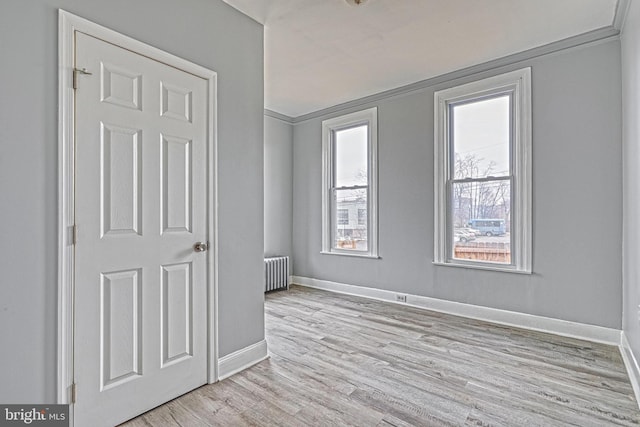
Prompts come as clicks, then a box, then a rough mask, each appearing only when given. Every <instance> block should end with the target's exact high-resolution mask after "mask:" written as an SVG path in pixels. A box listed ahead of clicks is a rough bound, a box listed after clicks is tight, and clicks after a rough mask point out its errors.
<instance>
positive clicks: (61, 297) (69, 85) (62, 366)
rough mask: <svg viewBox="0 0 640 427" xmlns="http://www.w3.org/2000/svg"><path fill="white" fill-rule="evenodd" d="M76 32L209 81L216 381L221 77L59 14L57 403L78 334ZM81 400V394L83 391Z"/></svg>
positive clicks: (210, 283) (213, 372)
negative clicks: (76, 279) (219, 100)
mask: <svg viewBox="0 0 640 427" xmlns="http://www.w3.org/2000/svg"><path fill="white" fill-rule="evenodd" d="M75 31H80V32H82V33H85V34H88V35H91V36H93V37H96V38H99V39H102V40H104V41H106V42H108V43H112V44H114V45H117V46H120V47H123V48H124V49H127V50H130V51H132V52H135V53H138V54H140V55H143V56H146V57H149V58H151V59H154V60H156V61H158V62H162V63H164V64H167V65H169V66H172V67H175V68H178V69H180V70H182V71H185V72H187V73H190V74H193V75H195V76H197V77H200V78H202V79H204V80H206V81H207V82H208V84H207V86H208V94H207V104H208V105H207V108H208V111H207V118H208V121H207V153H208V154H207V240H208V241H209V244H210V248H211V249H212V250H210V251H207V254H208V255H207V322H208V325H207V349H208V356H207V381H208V382H209V383H210V384H211V383H213V382H216V381H218V322H217V313H218V306H217V304H218V212H217V206H218V188H217V182H218V180H217V167H216V166H217V99H216V98H217V74H216V73H215V72H214V71H211V70H209V69H206V68H204V67H201V66H199V65H196V64H194V63H192V62H189V61H186V60H184V59H182V58H178V57H177V56H174V55H171V54H169V53H167V52H164V51H162V50H160V49H157V48H155V47H152V46H149V45H147V44H145V43H142V42H139V41H137V40H134V39H132V38H130V37H127V36H125V35H122V34H119V33H117V32H115V31H113V30H110V29H108V28H105V27H102V26H100V25H98V24H95V23H93V22H90V21H87V20H86V19H83V18H80V17H78V16H76V15H73V14H71V13H69V12H66V11H64V10H62V9H60V10H59V11H58V96H59V104H58V105H59V111H58V180H59V181H58V185H59V186H58V339H57V344H58V350H57V351H58V363H57V365H58V374H57V388H56V390H57V402H58V403H60V404H70V403H72V396H71V387H72V384H73V364H74V361H73V336H74V335H73V334H74V318H73V312H74V310H73V304H74V292H73V289H74V283H73V279H74V271H75V265H74V252H75V251H74V224H75V218H74V206H75V200H74V194H75V191H74V176H75V170H74V164H75V161H74V157H75V153H74V147H75V139H74V129H75V123H74V120H75V114H74V111H75V105H74V89H73V79H74V75H73V74H74V72H73V69H74V57H75V37H74V34H75ZM79 393H80V396H82V391H79Z"/></svg>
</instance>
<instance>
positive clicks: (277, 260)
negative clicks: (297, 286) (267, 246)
mask: <svg viewBox="0 0 640 427" xmlns="http://www.w3.org/2000/svg"><path fill="white" fill-rule="evenodd" d="M264 284H265V286H264V290H265V292H268V291H273V290H276V289H289V257H288V256H275V257H269V258H265V259H264Z"/></svg>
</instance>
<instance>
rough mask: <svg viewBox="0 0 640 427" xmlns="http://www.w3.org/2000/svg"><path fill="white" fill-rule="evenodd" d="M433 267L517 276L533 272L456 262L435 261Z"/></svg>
mask: <svg viewBox="0 0 640 427" xmlns="http://www.w3.org/2000/svg"><path fill="white" fill-rule="evenodd" d="M433 265H438V266H442V267H458V268H467V269H471V270H486V271H497V272H500V273H515V274H524V275H529V276H530V275H532V274H533V272H531V271H526V270H516V269H515V267H501V266H495V267H494V266H492V265H487V264H478V265H473V264H462V263H456V262H438V261H433Z"/></svg>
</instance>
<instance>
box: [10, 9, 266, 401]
mask: <svg viewBox="0 0 640 427" xmlns="http://www.w3.org/2000/svg"><path fill="white" fill-rule="evenodd" d="M58 8H63V9H65V10H67V11H69V12H71V13H75V14H77V15H80V16H82V17H84V18H87V19H89V20H92V21H94V22H96V23H98V24H101V25H105V26H107V27H110V28H112V29H114V30H116V31H119V32H121V33H123V34H126V35H128V36H131V37H133V38H136V39H138V40H141V41H143V42H146V43H149V44H151V45H153V46H156V47H158V48H160V49H163V50H166V51H168V52H170V53H172V54H175V55H177V56H180V57H183V58H185V59H187V60H190V61H193V62H195V63H197V64H200V65H202V66H204V67H207V68H210V69H212V70H215V71H217V72H218V85H219V86H218V89H219V92H218V106H219V115H218V124H219V128H218V141H219V150H218V154H219V170H218V174H219V222H220V232H219V243H220V252H219V262H220V268H219V272H218V275H219V328H220V336H219V340H220V355H221V356H224V355H226V354H228V353H231V352H233V351H235V350H238V349H240V348H243V347H245V346H248V345H251V344H253V343H256V342H258V341H260V340H262V339H263V337H264V314H263V304H264V297H263V292H262V281H263V278H262V275H263V262H262V252H263V235H264V234H263V191H262V187H263V184H262V183H263V170H262V169H263V149H262V144H263V28H262V26H260V25H259V24H257V23H256V22H254V21H252V20H251V19H249V18H247V17H246V16H244V15H242V14H240V13H239V12H237V11H235V10H234V9H232V8H231V7H229V6H228V5H226V4H225V3H223V2H222V1H220V0H183V1H173V0H136V1H130V0H110V1H104V0H29V1H24V0H3V2H2V13H0V40H2V42H1V43H0V58H2V63H1V65H0V82H2V84H1V85H2V86H1V90H0V93H1V96H0V195H1V196H2V201H1V202H0V236H1V237H0V271H2V276H1V277H0V339H1V340H2V344H1V345H0V402H3V403H12V402H15V403H40V402H42V403H51V402H54V401H55V398H56V396H55V385H56V384H55V382H56V320H57V313H56V310H57V181H58V170H57V164H58V160H57V147H58V141H57V132H58V130H57V129H58V125H57V122H58V110H57V101H58V80H57V79H58V75H57V67H58V60H57V54H58V46H57V31H58V14H57V9H58Z"/></svg>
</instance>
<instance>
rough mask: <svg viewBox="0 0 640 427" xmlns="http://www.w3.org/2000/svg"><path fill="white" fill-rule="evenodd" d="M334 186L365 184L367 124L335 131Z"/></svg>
mask: <svg viewBox="0 0 640 427" xmlns="http://www.w3.org/2000/svg"><path fill="white" fill-rule="evenodd" d="M335 162H336V163H335V167H336V172H335V173H336V176H335V179H336V182H335V186H336V187H351V186H354V185H367V125H362V126H358V127H354V128H350V129H344V130H339V131H336V132H335Z"/></svg>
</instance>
